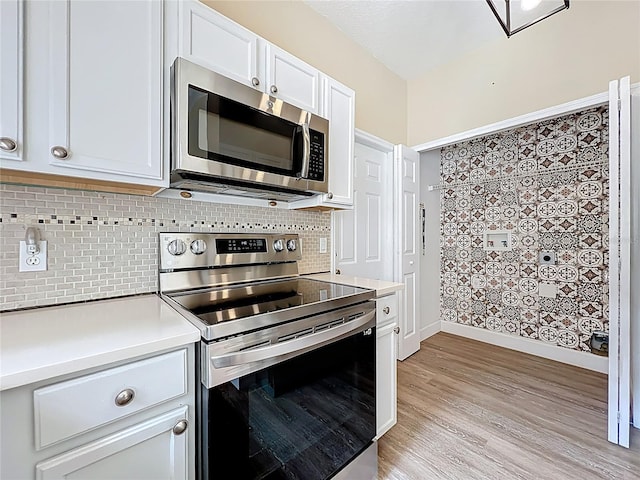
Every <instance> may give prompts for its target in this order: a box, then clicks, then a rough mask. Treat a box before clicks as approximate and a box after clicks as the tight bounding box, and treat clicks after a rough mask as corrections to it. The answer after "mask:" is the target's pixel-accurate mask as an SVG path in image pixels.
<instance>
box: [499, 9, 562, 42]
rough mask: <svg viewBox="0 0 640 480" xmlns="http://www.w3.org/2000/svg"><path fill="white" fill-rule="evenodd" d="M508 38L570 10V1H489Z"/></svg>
mask: <svg viewBox="0 0 640 480" xmlns="http://www.w3.org/2000/svg"><path fill="white" fill-rule="evenodd" d="M487 4H489V8H491V11H492V12H493V14H494V15H495V16H496V18H497V19H498V22H499V23H500V26H501V27H502V29H503V30H504V33H506V34H507V37H510V36H511V35H513V34H515V33H518V32H519V31H521V30H524V29H525V28H527V27H530V26H531V25H534V24H536V23H538V22H539V21H541V20H544V19H545V18H548V17H550V16H551V15H553V14H554V13H558V12H560V11H562V10H566V9H567V8H569V0H487Z"/></svg>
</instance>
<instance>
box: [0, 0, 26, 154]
mask: <svg viewBox="0 0 640 480" xmlns="http://www.w3.org/2000/svg"><path fill="white" fill-rule="evenodd" d="M23 12H24V2H23V1H22V0H2V1H0V72H1V73H0V158H1V159H6V160H22V152H23V138H22V131H23V126H22V108H23V103H24V99H23V96H22V95H23V83H22V81H23V46H24V44H23V38H24V37H23V32H24V16H23Z"/></svg>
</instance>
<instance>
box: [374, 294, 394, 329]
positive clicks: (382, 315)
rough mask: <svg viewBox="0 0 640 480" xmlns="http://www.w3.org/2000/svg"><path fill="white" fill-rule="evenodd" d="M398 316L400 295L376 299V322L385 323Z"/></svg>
mask: <svg viewBox="0 0 640 480" xmlns="http://www.w3.org/2000/svg"><path fill="white" fill-rule="evenodd" d="M397 316H398V295H397V294H396V293H394V294H393V295H387V296H386V297H382V298H377V299H376V318H377V320H376V323H377V324H378V325H384V324H386V323H389V322H391V321H393V320H395V319H396V317H397Z"/></svg>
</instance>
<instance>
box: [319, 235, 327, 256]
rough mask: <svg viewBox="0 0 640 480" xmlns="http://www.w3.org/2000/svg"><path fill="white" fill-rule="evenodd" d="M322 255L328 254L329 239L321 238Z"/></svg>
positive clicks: (320, 248)
mask: <svg viewBox="0 0 640 480" xmlns="http://www.w3.org/2000/svg"><path fill="white" fill-rule="evenodd" d="M319 250H320V253H327V237H320V245H319Z"/></svg>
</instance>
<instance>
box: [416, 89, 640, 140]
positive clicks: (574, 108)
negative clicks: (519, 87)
mask: <svg viewBox="0 0 640 480" xmlns="http://www.w3.org/2000/svg"><path fill="white" fill-rule="evenodd" d="M638 86H640V84H637V85H635V87H638ZM608 101H609V93H608V92H602V93H598V94H596V95H591V96H590V97H584V98H580V99H578V100H573V101H571V102H567V103H562V104H560V105H555V106H553V107H549V108H544V109H542V110H537V111H535V112H531V113H525V114H524V115H519V116H517V117H513V118H509V119H507V120H502V121H500V122H496V123H491V124H489V125H485V126H483V127H478V128H474V129H471V130H467V131H465V132H460V133H456V134H453V135H449V136H448V137H443V138H440V139H438V140H432V141H430V142H426V143H422V144H420V145H416V146H414V147H411V148H413V149H414V150H417V151H418V152H425V151H427V150H433V149H435V148H441V147H446V146H447V145H453V144H454V143H458V142H464V141H467V140H471V139H472V138H477V137H482V136H484V135H490V134H493V133H498V132H501V131H503V130H508V129H510V128H515V127H519V126H521V125H528V124H530V123H534V122H539V121H541V120H548V119H551V118H555V117H559V116H562V115H568V114H570V113H574V112H579V111H580V110H584V109H585V108H590V107H595V106H597V105H604V104H606V103H607V102H608Z"/></svg>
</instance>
